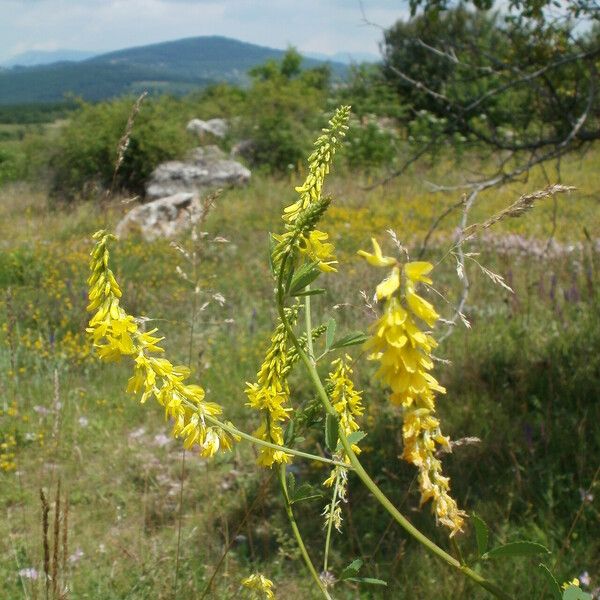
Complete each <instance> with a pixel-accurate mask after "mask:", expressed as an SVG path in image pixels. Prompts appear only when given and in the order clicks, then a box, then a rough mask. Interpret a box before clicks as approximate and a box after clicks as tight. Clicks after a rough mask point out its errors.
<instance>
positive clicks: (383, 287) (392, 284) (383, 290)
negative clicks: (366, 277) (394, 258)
mask: <svg viewBox="0 0 600 600" xmlns="http://www.w3.org/2000/svg"><path fill="white" fill-rule="evenodd" d="M399 287H400V269H398V267H394V268H393V269H392V272H391V273H390V274H389V276H388V277H387V278H386V279H384V280H383V281H382V282H381V283H380V284H379V285H378V286H377V290H376V293H377V299H378V300H381V299H383V298H389V297H390V296H391V295H392V294H393V293H394V292H395V291H396V290H397V289H398V288H399Z"/></svg>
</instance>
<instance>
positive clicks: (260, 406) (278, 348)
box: [246, 306, 298, 467]
mask: <svg viewBox="0 0 600 600" xmlns="http://www.w3.org/2000/svg"><path fill="white" fill-rule="evenodd" d="M297 315H298V306H294V307H292V308H288V309H286V316H287V319H288V321H289V322H295V321H296V318H297ZM288 343H289V342H288V334H287V331H286V328H285V326H284V324H283V323H282V322H281V321H280V322H279V323H278V325H277V327H276V328H275V331H274V332H273V335H272V336H271V344H270V346H269V349H268V350H267V353H266V355H265V359H264V361H263V364H262V365H261V367H260V370H259V371H258V373H257V376H256V379H257V382H256V383H247V384H246V385H247V387H246V395H247V396H248V406H250V408H253V409H254V410H258V411H260V414H261V424H260V425H259V427H258V429H257V430H256V431H255V432H254V436H255V437H257V438H259V439H261V440H265V441H267V442H271V443H273V444H277V445H279V446H282V445H283V441H284V440H283V428H282V426H281V424H282V423H283V422H284V421H286V420H287V419H289V413H290V412H291V411H292V408H291V407H290V406H289V398H290V388H289V385H288V381H287V375H288V372H289V371H290V368H291V361H290V359H289V355H288ZM290 459H291V456H290V455H289V454H286V453H285V452H283V451H282V450H275V449H273V448H266V447H261V448H260V451H259V455H258V464H259V465H262V466H263V467H271V466H272V465H273V463H287V462H289V461H290Z"/></svg>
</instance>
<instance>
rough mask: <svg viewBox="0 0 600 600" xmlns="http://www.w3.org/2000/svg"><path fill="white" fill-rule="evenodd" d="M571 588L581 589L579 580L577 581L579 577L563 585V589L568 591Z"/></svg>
mask: <svg viewBox="0 0 600 600" xmlns="http://www.w3.org/2000/svg"><path fill="white" fill-rule="evenodd" d="M570 586H574V587H576V588H578V587H579V579H577V577H575V579H572V580H571V581H566V582H565V583H563V584H562V589H563V590H566V589H568V588H569V587H570Z"/></svg>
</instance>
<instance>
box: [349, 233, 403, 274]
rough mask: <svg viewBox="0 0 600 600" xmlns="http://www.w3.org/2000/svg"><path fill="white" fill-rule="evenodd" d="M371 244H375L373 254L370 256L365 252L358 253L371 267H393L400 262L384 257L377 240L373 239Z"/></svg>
mask: <svg viewBox="0 0 600 600" xmlns="http://www.w3.org/2000/svg"><path fill="white" fill-rule="evenodd" d="M371 243H372V244H373V254H369V253H368V252H365V251H364V250H359V251H358V255H359V256H362V257H363V258H366V259H367V262H368V263H369V264H370V265H373V266H374V267H392V266H394V265H395V264H396V263H397V262H398V261H397V260H396V259H395V258H392V257H391V256H383V254H382V252H381V248H380V246H379V244H378V243H377V240H376V239H375V238H371Z"/></svg>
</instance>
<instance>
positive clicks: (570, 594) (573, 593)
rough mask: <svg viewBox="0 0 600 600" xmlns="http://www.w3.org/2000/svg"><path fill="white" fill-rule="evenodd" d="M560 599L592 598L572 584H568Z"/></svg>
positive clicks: (587, 599) (584, 599)
mask: <svg viewBox="0 0 600 600" xmlns="http://www.w3.org/2000/svg"><path fill="white" fill-rule="evenodd" d="M562 600H592V596H591V595H590V594H587V593H586V592H584V591H583V590H581V589H580V588H578V587H575V586H574V585H570V586H569V587H568V588H567V589H566V590H565V591H564V592H563V595H562Z"/></svg>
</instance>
